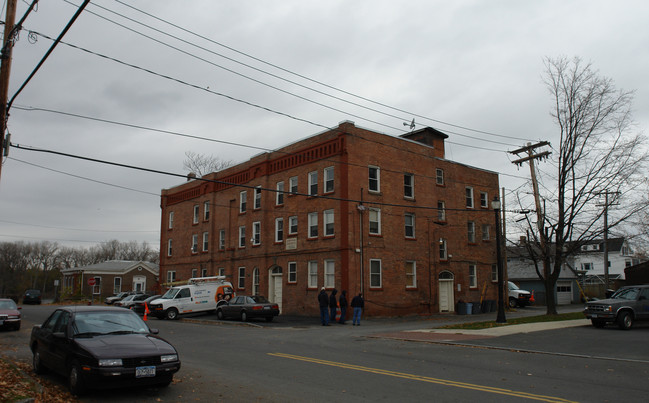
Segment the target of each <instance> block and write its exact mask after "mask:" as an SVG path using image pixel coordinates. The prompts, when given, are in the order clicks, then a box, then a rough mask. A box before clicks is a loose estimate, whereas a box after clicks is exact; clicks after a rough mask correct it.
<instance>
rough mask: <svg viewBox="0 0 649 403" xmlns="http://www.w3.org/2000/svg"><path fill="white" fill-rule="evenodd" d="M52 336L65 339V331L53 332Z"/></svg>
mask: <svg viewBox="0 0 649 403" xmlns="http://www.w3.org/2000/svg"><path fill="white" fill-rule="evenodd" d="M52 336H54V338H55V339H65V338H66V336H65V332H54V333H52Z"/></svg>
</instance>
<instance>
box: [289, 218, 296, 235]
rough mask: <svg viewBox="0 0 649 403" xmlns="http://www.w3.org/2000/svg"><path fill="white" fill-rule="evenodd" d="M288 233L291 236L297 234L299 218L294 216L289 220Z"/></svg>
mask: <svg viewBox="0 0 649 403" xmlns="http://www.w3.org/2000/svg"><path fill="white" fill-rule="evenodd" d="M288 233H289V235H295V234H297V216H296V215H293V216H290V217H289V218H288Z"/></svg>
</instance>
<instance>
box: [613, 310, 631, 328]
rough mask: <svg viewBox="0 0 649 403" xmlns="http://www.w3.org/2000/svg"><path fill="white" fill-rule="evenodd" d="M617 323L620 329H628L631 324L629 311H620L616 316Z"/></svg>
mask: <svg viewBox="0 0 649 403" xmlns="http://www.w3.org/2000/svg"><path fill="white" fill-rule="evenodd" d="M617 325H618V326H619V327H620V329H622V330H629V329H631V326H633V317H632V316H631V313H629V312H620V314H619V315H618V317H617Z"/></svg>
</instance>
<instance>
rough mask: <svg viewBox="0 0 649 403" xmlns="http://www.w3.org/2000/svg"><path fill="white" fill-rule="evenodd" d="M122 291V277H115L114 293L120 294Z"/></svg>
mask: <svg viewBox="0 0 649 403" xmlns="http://www.w3.org/2000/svg"><path fill="white" fill-rule="evenodd" d="M120 292H122V278H121V277H115V278H114V279H113V294H119V293H120Z"/></svg>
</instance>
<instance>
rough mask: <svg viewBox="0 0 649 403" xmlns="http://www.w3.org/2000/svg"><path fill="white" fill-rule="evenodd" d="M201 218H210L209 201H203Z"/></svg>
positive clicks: (206, 219)
mask: <svg viewBox="0 0 649 403" xmlns="http://www.w3.org/2000/svg"><path fill="white" fill-rule="evenodd" d="M203 220H204V221H209V220H210V202H209V201H206V202H205V203H203Z"/></svg>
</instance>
